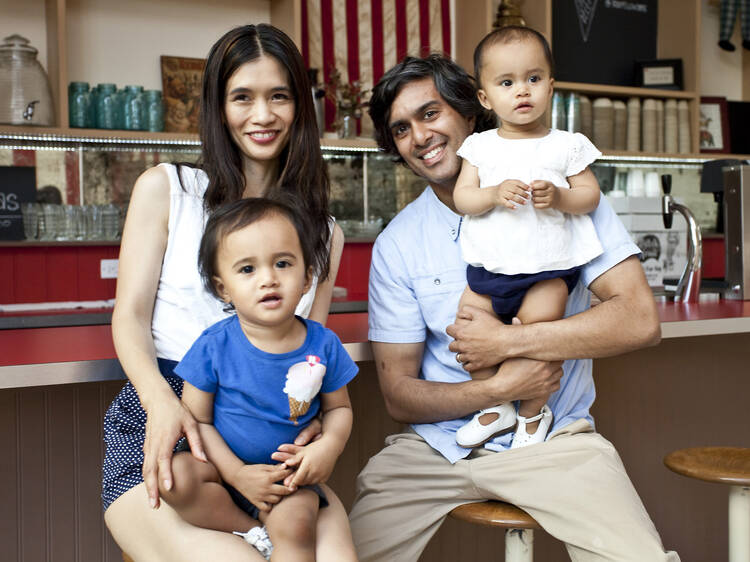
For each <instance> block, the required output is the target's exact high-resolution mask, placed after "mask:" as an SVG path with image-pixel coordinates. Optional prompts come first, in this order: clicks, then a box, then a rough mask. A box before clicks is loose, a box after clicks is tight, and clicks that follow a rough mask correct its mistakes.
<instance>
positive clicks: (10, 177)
mask: <svg viewBox="0 0 750 562" xmlns="http://www.w3.org/2000/svg"><path fill="white" fill-rule="evenodd" d="M35 198H36V168H34V167H29V166H0V240H23V238H24V235H23V216H22V215H21V204H22V203H31V202H33V201H34V199H35Z"/></svg>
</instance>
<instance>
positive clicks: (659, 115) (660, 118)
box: [656, 100, 664, 152]
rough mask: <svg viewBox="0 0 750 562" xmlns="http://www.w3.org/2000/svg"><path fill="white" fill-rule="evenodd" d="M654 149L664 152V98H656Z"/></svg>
mask: <svg viewBox="0 0 750 562" xmlns="http://www.w3.org/2000/svg"><path fill="white" fill-rule="evenodd" d="M656 151H657V152H664V100H656Z"/></svg>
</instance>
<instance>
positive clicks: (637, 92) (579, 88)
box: [555, 81, 696, 100]
mask: <svg viewBox="0 0 750 562" xmlns="http://www.w3.org/2000/svg"><path fill="white" fill-rule="evenodd" d="M555 89H557V90H565V91H575V92H580V93H582V94H607V95H610V96H637V97H642V98H673V99H685V100H692V99H695V98H696V94H695V92H685V91H682V90H661V89H656V88H634V87H632V86H613V85H609V84H585V83H582V82H557V81H556V82H555Z"/></svg>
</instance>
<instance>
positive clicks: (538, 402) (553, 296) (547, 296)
mask: <svg viewBox="0 0 750 562" xmlns="http://www.w3.org/2000/svg"><path fill="white" fill-rule="evenodd" d="M567 302H568V286H567V285H566V284H565V281H563V280H562V279H549V280H547V281H540V282H539V283H536V284H535V285H533V286H532V287H531V288H530V289H529V290H528V292H527V293H526V295H525V296H524V298H523V302H522V303H521V308H520V310H519V311H518V318H519V319H520V320H521V322H522V323H523V324H533V323H534V322H549V321H551V320H559V319H560V318H562V317H563V316H564V314H565V305H566V303H567ZM548 398H549V396H542V397H540V398H535V399H533V400H522V401H521V404H520V406H519V408H518V413H519V414H520V415H522V416H523V417H525V418H528V417H531V416H535V415H537V414H538V413H539V411H540V410H541V409H542V406H544V405H545V404H546V403H547V399H548ZM538 426H539V422H538V421H537V422H531V423H528V424H527V425H526V431H527V432H528V433H529V434H533V433H535V432H536V429H537V427H538Z"/></svg>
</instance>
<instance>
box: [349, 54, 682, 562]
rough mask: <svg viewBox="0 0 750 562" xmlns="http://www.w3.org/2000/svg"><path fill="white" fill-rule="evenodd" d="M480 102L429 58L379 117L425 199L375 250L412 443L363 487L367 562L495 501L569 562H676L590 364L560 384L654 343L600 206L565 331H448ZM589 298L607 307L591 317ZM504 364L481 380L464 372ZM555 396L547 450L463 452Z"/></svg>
mask: <svg viewBox="0 0 750 562" xmlns="http://www.w3.org/2000/svg"><path fill="white" fill-rule="evenodd" d="M475 94H476V90H475V86H474V84H473V82H472V80H471V78H470V77H469V76H468V75H467V74H466V73H465V72H464V71H463V70H462V69H461V68H460V67H458V66H457V65H456V64H455V63H453V62H452V61H450V60H449V59H447V58H444V57H441V56H437V55H432V56H429V57H427V58H424V59H416V58H407V59H405V60H404V61H403V62H401V63H399V64H398V65H397V66H396V67H394V68H392V69H391V70H390V71H389V72H388V73H386V74H385V75H384V76H383V78H382V79H381V81H380V82H379V83H378V85H377V86H376V87H375V89H374V91H373V95H372V98H371V101H370V115H371V117H372V119H373V123H374V125H375V130H376V138H377V140H378V143H379V145H380V146H381V148H383V149H385V150H386V151H388V152H391V153H392V154H394V155H396V156H397V157H399V158H400V159H401V160H402V161H403V162H405V163H406V165H408V166H409V167H410V168H411V169H412V170H413V171H414V172H415V173H416V174H417V175H419V176H421V177H423V178H424V179H425V180H426V181H427V182H428V184H429V186H428V187H427V188H426V189H425V191H424V192H423V193H422V195H421V196H420V197H419V198H417V199H416V200H415V201H414V202H413V203H411V204H410V205H408V206H407V207H406V208H405V209H404V210H403V211H402V212H401V213H399V215H398V216H396V217H395V218H394V219H393V221H392V222H391V223H390V224H389V226H388V228H386V230H385V231H384V232H383V233H382V234H381V235H380V236H379V237H378V240H377V241H376V243H375V247H374V249H373V257H372V267H371V270H370V295H369V318H370V321H369V322H370V330H369V337H370V340H371V341H372V348H373V353H374V356H375V362H376V365H377V369H378V376H379V379H380V385H381V389H382V391H383V395H384V397H385V403H386V406H387V408H388V411H389V413H390V414H391V416H392V417H394V418H395V419H396V420H398V421H402V422H405V423H408V424H410V426H411V427H410V428H409V430H408V431H407V432H405V433H402V434H398V435H392V436H390V437H388V439H387V440H386V447H385V449H383V450H382V451H381V452H380V453H378V454H377V455H375V456H374V457H373V458H372V459H370V461H369V463H368V465H367V466H366V467H365V468H364V469H363V470H362V472H361V473H360V475H359V477H358V479H357V498H356V500H355V503H354V506H353V508H352V512H351V514H350V521H351V526H352V532H353V535H354V540H355V545H356V547H357V551H358V554H359V556H360V559H361V560H363V561H367V560H382V561H389V562H396V561H409V562H414V561H416V560H417V559H418V558H419V555H420V553H421V552H422V550H423V549H424V548H425V546H426V544H427V542H428V541H429V539H430V537H431V536H432V535H433V534H434V533H435V531H437V529H438V528H439V527H440V525H441V524H442V522H443V520H444V519H445V516H446V515H447V514H448V513H449V512H450V511H451V510H452V509H453V508H454V507H456V506H458V505H461V504H464V503H469V502H477V501H482V500H485V499H499V500H504V501H508V502H510V503H513V504H515V505H518V506H519V507H521V508H523V509H524V510H526V511H527V512H529V514H531V515H532V516H533V517H535V518H536V519H537V521H539V523H540V524H541V525H542V527H544V528H545V530H547V531H548V532H549V533H550V534H552V535H553V536H555V537H557V538H558V539H559V540H561V541H564V542H565V543H566V545H567V547H568V551H569V553H570V555H571V557H572V558H574V559H575V560H602V559H608V560H611V559H617V560H679V558H678V557H677V555H676V554H675V553H664V550H663V547H662V544H661V540H660V538H659V535H658V533H657V532H656V529H655V528H654V525H653V523H652V522H651V520H650V518H649V516H648V514H647V513H646V511H645V509H644V507H643V505H642V503H641V501H640V499H639V498H638V495H637V493H636V492H635V490H634V489H633V486H632V484H631V483H630V480H629V479H628V476H627V474H626V472H625V469H624V467H623V465H622V462H621V461H620V458H619V456H618V455H617V452H616V451H615V449H614V447H613V446H612V445H611V444H610V443H609V442H608V441H606V440H605V439H604V438H603V437H601V436H600V435H599V434H597V433H596V432H595V431H594V429H593V420H592V418H591V415H590V414H589V407H590V406H591V404H592V402H593V400H594V385H593V378H592V362H591V360H590V359H578V360H570V361H566V362H565V363H564V365H563V368H562V369H561V368H560V363H559V361H561V360H564V359H570V358H583V357H603V356H607V355H614V354H618V353H623V352H625V351H629V350H632V349H636V348H638V347H642V346H644V345H654V344H656V343H658V341H659V339H660V331H659V319H658V316H657V313H656V307H655V305H654V301H653V297H652V295H651V291H650V289H649V287H648V285H647V283H646V281H645V278H644V275H643V271H642V269H641V266H640V264H639V262H638V259H637V253H638V248H637V247H636V246H635V245H634V244H633V243H632V241H631V239H630V236H629V235H628V234H627V232H626V231H625V229H624V228H623V226H622V224H621V223H620V222H619V220H618V219H617V217H616V215H615V214H614V213H613V212H612V209H611V208H610V207H609V206H608V204H607V203H606V201H605V202H602V203H601V204H600V206H599V208H598V209H597V210H596V211H595V212H594V213H592V219H593V221H594V224H595V227H596V229H597V234H598V236H599V239H600V240H601V241H602V244H603V246H604V253H603V254H602V255H601V256H600V257H598V258H596V259H595V260H594V261H593V262H591V263H589V264H587V265H586V266H584V268H583V271H582V275H581V282H580V283H579V285H578V286H577V287H576V288H575V289H574V290H573V292H572V294H571V295H570V298H569V301H568V307H567V316H569V317H568V318H566V319H564V320H558V321H555V322H547V323H539V324H532V325H528V326H521V325H513V326H506V325H503V324H502V323H500V322H499V321H498V320H497V319H495V318H494V316H492V315H490V314H488V313H483V312H482V311H480V310H478V309H474V308H468V307H467V309H466V310H462V311H461V312H460V314H459V317H458V320H456V322H455V323H453V319H454V317H455V313H456V307H457V305H458V301H459V297H460V295H461V292H462V291H463V288H464V286H465V284H466V278H465V275H466V264H465V263H464V262H463V261H462V260H461V253H460V248H459V244H458V236H459V232H460V227H461V217H460V216H459V215H458V214H456V212H455V207H454V205H453V198H452V193H453V188H454V185H455V182H456V178H457V176H458V173H459V170H460V166H461V159H460V158H459V157H458V156H457V155H456V150H457V149H458V148H459V147H460V145H461V143H462V142H463V141H464V139H465V138H466V137H467V136H468V135H469V134H471V132H472V131H475V130H484V129H486V128H488V126H489V124H488V122H487V118H486V115H485V114H484V113H483V111H482V108H481V106H479V103H478V101H477V100H476V95H475ZM602 199H604V198H602ZM586 286H588V288H589V289H591V290H592V291H593V292H594V294H596V295H597V297H598V298H599V299H600V300H601V301H602V304H600V305H598V306H596V307H595V308H593V309H591V310H586V309H587V308H588V305H589V293H588V291H587V290H586ZM446 329H447V333H446ZM452 338H454V339H455V341H452ZM501 362H502V365H501V366H500V368H499V370H498V372H497V374H496V375H495V376H493V377H491V378H489V379H486V380H482V381H472V380H470V377H469V375H468V373H467V372H466V370H473V369H478V368H483V367H488V366H492V365H496V364H498V363H501ZM462 367H463V368H462ZM464 369H466V370H464ZM555 391H556V392H555ZM549 392H555V393H554V394H553V395H552V396H551V398H550V400H549V405H550V407H551V408H552V411H553V414H554V425H553V426H552V428H551V430H550V436H549V437H548V439H547V441H546V442H544V443H540V444H538V445H532V446H529V447H525V448H521V449H514V450H512V451H509V450H506V449H507V448H508V446H509V444H510V435H505V436H502V437H498V438H495V439H494V440H493V441H491V442H489V443H487V444H486V446H485V447H482V448H477V449H474V450H467V449H463V448H461V447H459V446H458V445H457V444H456V443H455V432H456V430H457V429H458V428H459V427H460V426H461V425H463V424H464V423H465V422H466V421H467V420H468V419H469V416H471V415H472V414H473V413H474V412H476V411H477V410H479V409H482V408H487V407H489V406H493V405H496V404H498V403H500V402H505V401H508V400H520V399H531V398H536V397H539V396H542V395H544V394H546V393H549ZM496 451H499V452H496Z"/></svg>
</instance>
